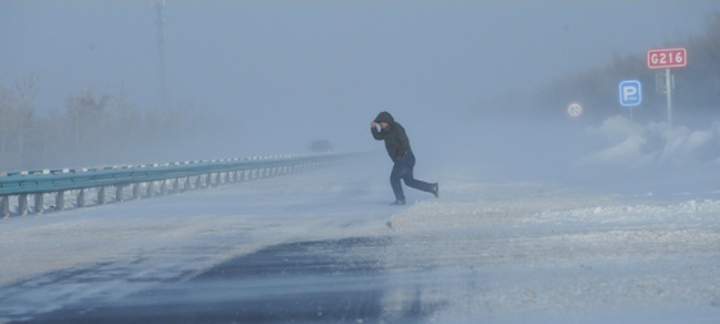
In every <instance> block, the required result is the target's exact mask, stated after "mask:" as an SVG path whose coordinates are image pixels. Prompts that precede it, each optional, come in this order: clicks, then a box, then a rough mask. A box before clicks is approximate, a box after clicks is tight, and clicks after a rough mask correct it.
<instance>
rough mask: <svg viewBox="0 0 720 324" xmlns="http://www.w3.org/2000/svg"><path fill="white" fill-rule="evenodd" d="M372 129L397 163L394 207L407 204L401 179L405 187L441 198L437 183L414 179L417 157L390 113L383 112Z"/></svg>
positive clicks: (392, 177) (393, 182) (393, 177)
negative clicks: (378, 127)
mask: <svg viewBox="0 0 720 324" xmlns="http://www.w3.org/2000/svg"><path fill="white" fill-rule="evenodd" d="M378 124H380V130H378V129H377V125H378ZM370 129H371V131H372V135H373V137H374V138H375V139H376V140H378V141H382V140H384V141H385V148H386V149H387V152H388V155H390V159H392V161H393V162H394V163H395V164H394V165H393V169H392V172H391V173H390V185H391V186H392V189H393V193H395V202H394V203H392V204H393V205H404V204H405V195H404V194H403V189H402V186H401V185H400V179H402V180H403V181H405V185H407V186H408V187H410V188H415V189H418V190H421V191H425V192H429V193H432V194H433V195H435V197H438V196H439V192H438V184H437V183H427V182H424V181H420V180H417V179H415V178H414V177H413V168H414V167H415V155H413V153H412V150H411V149H410V140H409V139H408V137H407V134H405V128H403V127H402V126H401V125H400V123H398V122H396V121H395V119H394V118H393V116H392V115H390V113H389V112H387V111H383V112H381V113H380V114H378V115H377V117H375V120H373V121H372V122H371V123H370Z"/></svg>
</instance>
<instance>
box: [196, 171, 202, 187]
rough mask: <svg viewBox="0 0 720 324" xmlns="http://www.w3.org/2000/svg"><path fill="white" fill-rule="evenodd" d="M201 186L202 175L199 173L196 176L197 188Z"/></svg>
mask: <svg viewBox="0 0 720 324" xmlns="http://www.w3.org/2000/svg"><path fill="white" fill-rule="evenodd" d="M200 188H202V175H200V174H198V175H197V177H196V178H195V189H196V190H197V189H200Z"/></svg>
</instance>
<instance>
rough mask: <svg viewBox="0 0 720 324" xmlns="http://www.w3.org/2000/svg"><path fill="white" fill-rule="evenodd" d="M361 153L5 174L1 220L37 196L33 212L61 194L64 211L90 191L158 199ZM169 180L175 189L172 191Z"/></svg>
mask: <svg viewBox="0 0 720 324" xmlns="http://www.w3.org/2000/svg"><path fill="white" fill-rule="evenodd" d="M357 155H358V153H319V154H307V155H291V156H272V157H256V158H244V159H229V160H209V161H187V162H174V163H163V164H152V165H137V166H111V167H98V168H91V169H85V168H83V169H62V170H41V171H23V172H12V173H6V174H3V173H0V217H4V218H6V217H9V216H10V214H11V211H10V207H11V205H16V206H17V208H16V213H17V214H19V215H23V216H24V215H27V213H28V210H29V207H28V196H29V195H32V196H34V200H35V205H34V209H33V211H34V212H35V213H42V212H43V210H44V209H45V198H46V195H52V194H54V195H55V201H54V204H52V201H51V204H50V206H49V207H50V208H52V209H54V210H62V209H64V208H65V207H66V203H67V202H66V200H65V195H66V193H74V194H75V195H76V202H75V204H74V205H73V204H72V203H71V204H70V206H71V207H85V206H86V199H85V197H86V194H88V193H87V192H88V191H95V192H96V194H97V200H96V201H95V202H96V203H97V204H98V205H103V204H105V203H106V202H108V200H107V197H106V188H107V187H111V188H114V189H115V197H114V201H118V202H119V201H123V200H124V199H125V197H126V189H127V188H130V189H131V192H130V193H129V194H130V195H131V196H130V197H132V198H133V199H138V198H141V197H152V196H153V195H156V194H159V195H165V194H167V193H179V192H182V191H187V190H191V189H200V188H206V187H215V186H219V185H222V184H226V183H235V182H241V181H248V180H255V179H261V178H267V177H273V176H277V175H282V174H288V173H295V172H299V171H305V170H308V169H311V168H316V167H320V166H324V165H328V164H331V163H334V162H339V161H341V160H345V159H348V158H352V157H355V156H357ZM168 182H170V186H171V188H168ZM156 186H157V190H156ZM143 192H144V193H145V194H144V195H143ZM50 198H52V197H50Z"/></svg>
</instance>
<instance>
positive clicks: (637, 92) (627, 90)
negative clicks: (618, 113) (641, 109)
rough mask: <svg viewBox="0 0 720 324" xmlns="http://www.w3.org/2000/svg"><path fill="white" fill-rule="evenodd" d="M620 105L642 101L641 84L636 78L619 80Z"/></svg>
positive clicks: (625, 105) (634, 104) (635, 104)
mask: <svg viewBox="0 0 720 324" xmlns="http://www.w3.org/2000/svg"><path fill="white" fill-rule="evenodd" d="M619 90H620V91H619V92H620V105H622V106H623V107H632V106H637V105H639V104H640V103H641V102H642V85H641V84H640V81H638V80H625V81H622V82H620V86H619Z"/></svg>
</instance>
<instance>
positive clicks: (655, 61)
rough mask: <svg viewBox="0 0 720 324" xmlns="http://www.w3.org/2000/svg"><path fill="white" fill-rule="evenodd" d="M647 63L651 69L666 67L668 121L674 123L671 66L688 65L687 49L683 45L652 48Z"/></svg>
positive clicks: (648, 53)
mask: <svg viewBox="0 0 720 324" xmlns="http://www.w3.org/2000/svg"><path fill="white" fill-rule="evenodd" d="M647 65H648V68H651V69H665V94H666V95H667V114H668V123H669V124H670V125H672V83H671V82H672V81H671V77H672V76H671V75H670V68H675V67H685V66H686V65H687V50H686V49H685V48H683V47H678V48H659V49H651V50H649V51H648V52H647Z"/></svg>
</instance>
